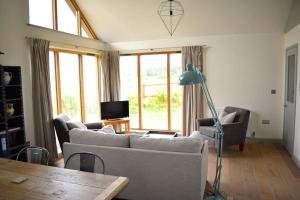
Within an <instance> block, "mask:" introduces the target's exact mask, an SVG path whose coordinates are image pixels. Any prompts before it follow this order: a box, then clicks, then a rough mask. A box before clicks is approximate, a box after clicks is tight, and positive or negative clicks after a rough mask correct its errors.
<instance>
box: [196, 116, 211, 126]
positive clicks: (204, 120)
mask: <svg viewBox="0 0 300 200" xmlns="http://www.w3.org/2000/svg"><path fill="white" fill-rule="evenodd" d="M197 124H198V126H199V127H200V126H213V125H214V124H215V122H214V119H213V118H201V119H197Z"/></svg>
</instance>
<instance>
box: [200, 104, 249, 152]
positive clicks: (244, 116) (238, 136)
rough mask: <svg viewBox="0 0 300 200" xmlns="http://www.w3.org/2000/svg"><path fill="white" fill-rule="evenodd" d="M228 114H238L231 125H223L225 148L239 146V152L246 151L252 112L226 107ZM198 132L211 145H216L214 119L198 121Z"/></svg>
mask: <svg viewBox="0 0 300 200" xmlns="http://www.w3.org/2000/svg"><path fill="white" fill-rule="evenodd" d="M224 111H225V112H227V113H232V112H237V115H236V117H235V118H234V120H233V123H231V124H224V125H222V127H223V130H224V141H223V147H227V146H231V145H236V144H238V145H239V150H240V152H242V151H243V150H244V143H245V139H246V133H247V128H248V123H249V117H250V111H249V110H246V109H243V108H236V107H229V106H228V107H226V108H225V109H224ZM197 125H198V130H199V131H200V133H201V134H202V136H203V137H204V138H205V139H207V140H208V141H209V143H210V144H214V145H216V142H217V141H216V128H215V127H214V121H213V119H212V118H205V119H197Z"/></svg>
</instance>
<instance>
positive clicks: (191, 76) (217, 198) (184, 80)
mask: <svg viewBox="0 0 300 200" xmlns="http://www.w3.org/2000/svg"><path fill="white" fill-rule="evenodd" d="M186 67H187V70H186V71H185V72H183V73H182V74H181V75H180V77H179V85H194V84H200V85H201V89H202V91H203V94H204V96H205V99H206V102H207V105H208V107H209V110H210V112H211V114H212V118H213V120H214V123H215V127H216V129H217V164H216V177H215V180H214V194H213V195H212V196H209V197H207V198H205V200H223V199H225V198H224V197H223V196H222V195H221V193H220V179H221V169H222V149H223V135H224V131H223V128H222V125H221V122H220V120H219V118H218V114H217V112H216V109H215V106H214V104H213V101H212V99H211V96H210V94H209V91H208V88H207V85H206V78H205V76H204V75H203V74H202V72H200V71H199V70H197V69H195V67H194V66H193V65H192V64H187V65H186Z"/></svg>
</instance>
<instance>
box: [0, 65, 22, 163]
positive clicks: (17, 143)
mask: <svg viewBox="0 0 300 200" xmlns="http://www.w3.org/2000/svg"><path fill="white" fill-rule="evenodd" d="M0 139H1V143H0V157H5V158H12V159H15V158H16V156H17V153H18V152H19V151H20V150H21V148H23V147H24V146H25V145H26V139H25V129H24V111H23V97H22V78H21V67H18V66H0Z"/></svg>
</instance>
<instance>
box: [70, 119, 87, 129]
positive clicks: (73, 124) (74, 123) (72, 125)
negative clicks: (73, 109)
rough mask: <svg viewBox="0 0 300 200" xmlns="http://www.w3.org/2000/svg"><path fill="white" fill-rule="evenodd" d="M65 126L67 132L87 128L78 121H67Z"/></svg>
mask: <svg viewBox="0 0 300 200" xmlns="http://www.w3.org/2000/svg"><path fill="white" fill-rule="evenodd" d="M66 124H67V126H68V128H69V130H72V129H74V128H80V129H87V127H86V126H85V125H84V124H83V123H81V122H80V121H67V122H66Z"/></svg>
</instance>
